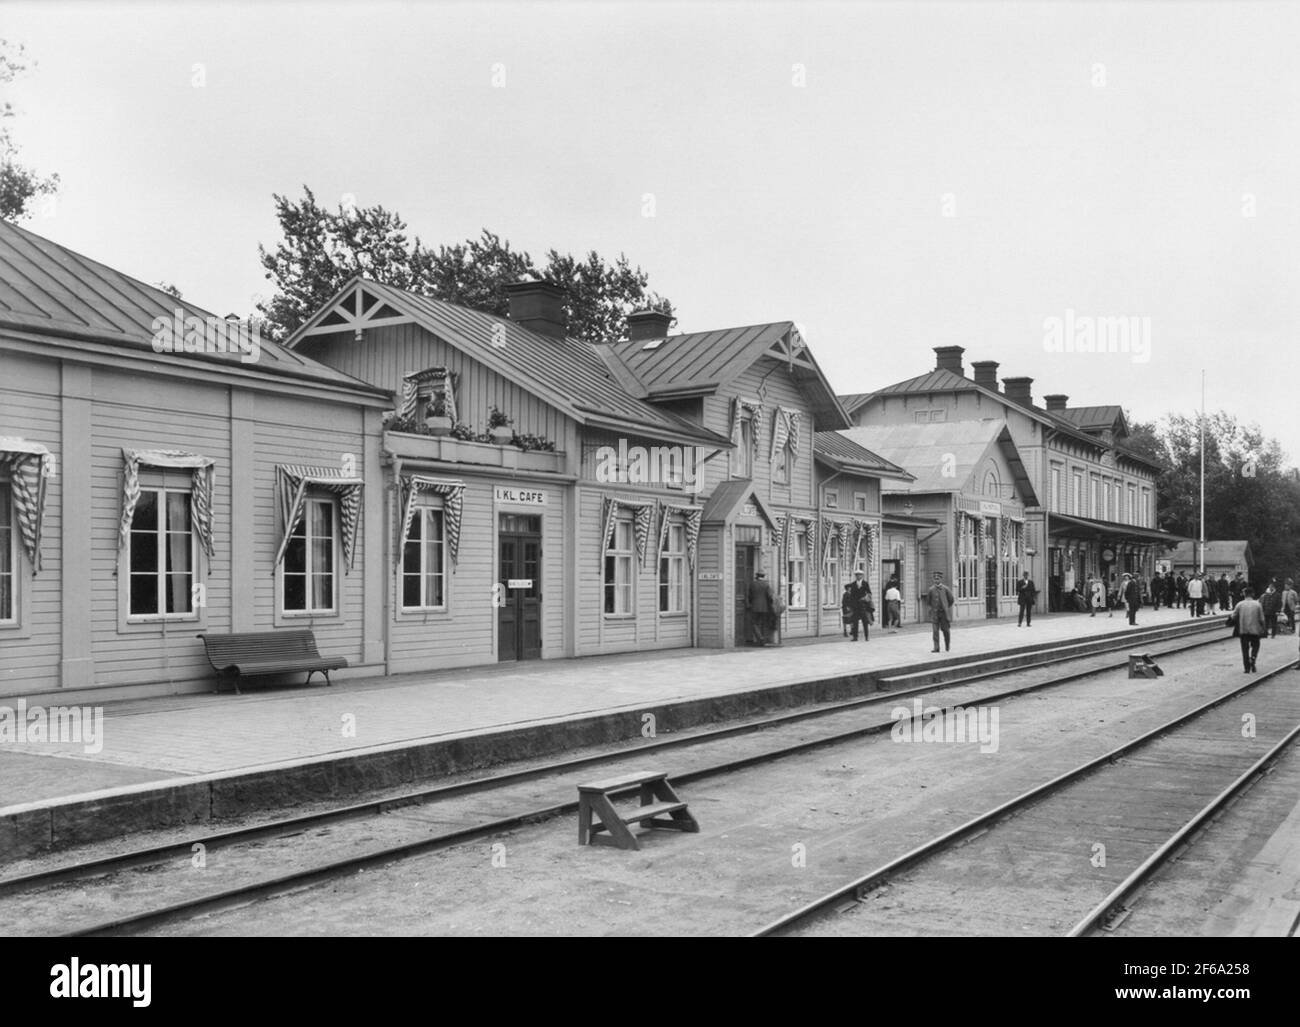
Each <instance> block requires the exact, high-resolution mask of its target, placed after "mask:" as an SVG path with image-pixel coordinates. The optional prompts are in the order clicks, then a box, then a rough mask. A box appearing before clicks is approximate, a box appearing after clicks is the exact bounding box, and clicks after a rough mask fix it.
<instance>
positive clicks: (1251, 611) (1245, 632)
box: [1228, 586, 1264, 674]
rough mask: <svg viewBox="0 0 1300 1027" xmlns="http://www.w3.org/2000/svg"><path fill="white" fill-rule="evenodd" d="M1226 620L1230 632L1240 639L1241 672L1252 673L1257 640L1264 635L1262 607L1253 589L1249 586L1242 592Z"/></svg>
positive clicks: (1256, 653) (1257, 646)
mask: <svg viewBox="0 0 1300 1027" xmlns="http://www.w3.org/2000/svg"><path fill="white" fill-rule="evenodd" d="M1228 621H1229V622H1230V623H1231V624H1232V625H1233V631H1232V633H1233V634H1234V635H1236V636H1237V637H1238V638H1240V639H1241V663H1242V668H1243V669H1242V673H1243V674H1253V673H1255V658H1256V657H1257V656H1259V640H1260V639H1261V638H1263V637H1264V607H1262V606H1261V605H1260V604H1259V601H1258V600H1256V599H1255V591H1254V589H1252V588H1250V586H1247V587H1246V588H1245V590H1244V591H1243V592H1242V596H1241V602H1239V603H1238V604H1237V605H1236V606H1234V607H1233V608H1232V612H1231V613H1230V614H1228Z"/></svg>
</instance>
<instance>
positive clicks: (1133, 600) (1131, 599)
mask: <svg viewBox="0 0 1300 1027" xmlns="http://www.w3.org/2000/svg"><path fill="white" fill-rule="evenodd" d="M1120 591H1121V593H1122V594H1123V596H1124V604H1125V605H1126V606H1127V607H1128V622H1129V623H1130V624H1131V625H1133V627H1137V622H1138V607H1139V606H1141V605H1142V587H1141V586H1140V585H1139V584H1138V579H1137V578H1136V577H1135V576H1133V575H1129V574H1125V575H1124V583H1123V585H1122V586H1121V587H1120Z"/></svg>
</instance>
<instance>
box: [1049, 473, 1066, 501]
mask: <svg viewBox="0 0 1300 1027" xmlns="http://www.w3.org/2000/svg"><path fill="white" fill-rule="evenodd" d="M1051 469H1052V500H1051V502H1052V506H1051V509H1052V510H1054V511H1055V512H1056V513H1065V504H1064V503H1062V502H1061V480H1062V479H1063V478H1064V477H1065V476H1064V475H1063V474H1062V473H1061V471H1062V470H1063V468H1062V466H1061V465H1060V464H1058V463H1053V464H1052V465H1051Z"/></svg>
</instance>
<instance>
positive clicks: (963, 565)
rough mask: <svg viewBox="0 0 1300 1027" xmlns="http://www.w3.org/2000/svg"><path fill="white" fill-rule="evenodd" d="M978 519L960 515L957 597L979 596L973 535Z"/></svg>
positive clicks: (977, 552)
mask: <svg viewBox="0 0 1300 1027" xmlns="http://www.w3.org/2000/svg"><path fill="white" fill-rule="evenodd" d="M978 524H979V520H978V519H977V518H974V517H970V516H968V515H966V514H962V515H961V535H960V537H959V538H958V547H957V598H958V599H975V598H978V596H979V546H978V541H979V540H978V539H977V538H976V537H975V533H976V531H977V526H978Z"/></svg>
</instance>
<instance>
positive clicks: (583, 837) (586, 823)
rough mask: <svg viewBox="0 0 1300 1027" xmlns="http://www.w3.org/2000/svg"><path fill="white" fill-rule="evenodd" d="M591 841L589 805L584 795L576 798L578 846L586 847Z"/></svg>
mask: <svg viewBox="0 0 1300 1027" xmlns="http://www.w3.org/2000/svg"><path fill="white" fill-rule="evenodd" d="M590 841H591V804H590V803H589V802H588V801H587V797H586V796H585V795H580V796H578V844H579V845H587V844H589V843H590Z"/></svg>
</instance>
